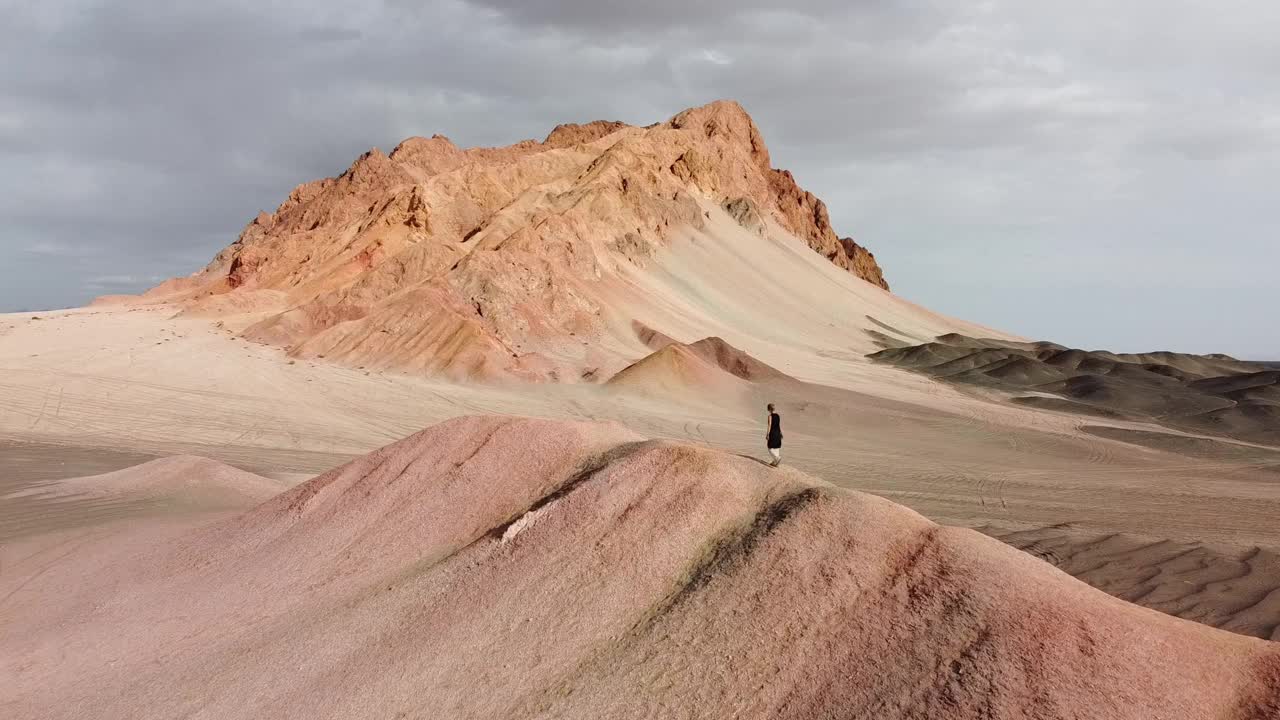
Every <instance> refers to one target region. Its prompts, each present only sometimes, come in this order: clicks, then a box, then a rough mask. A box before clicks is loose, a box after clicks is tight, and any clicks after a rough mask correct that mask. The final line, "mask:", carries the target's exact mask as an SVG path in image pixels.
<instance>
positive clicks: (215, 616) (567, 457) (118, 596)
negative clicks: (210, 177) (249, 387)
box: [0, 417, 1280, 720]
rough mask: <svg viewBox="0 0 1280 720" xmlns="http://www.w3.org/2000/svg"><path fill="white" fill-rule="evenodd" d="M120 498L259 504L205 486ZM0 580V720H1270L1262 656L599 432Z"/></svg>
mask: <svg viewBox="0 0 1280 720" xmlns="http://www.w3.org/2000/svg"><path fill="white" fill-rule="evenodd" d="M115 477H116V481H115V482H113V485H114V486H117V487H126V486H127V487H129V488H137V487H139V486H145V487H146V488H148V491H150V492H156V491H160V492H186V491H187V490H188V489H189V488H190V487H192V486H193V485H198V486H200V487H201V488H203V489H204V490H206V491H210V490H216V489H222V490H230V491H233V492H234V493H237V494H239V493H243V492H244V491H245V489H246V488H258V487H260V486H261V485H262V484H263V482H264V481H262V480H261V479H254V478H252V477H249V476H246V475H245V474H244V473H242V472H240V471H233V470H230V469H228V468H225V467H217V466H214V465H211V464H209V463H208V462H207V461H206V462H205V463H204V464H202V465H199V466H196V465H191V464H186V465H182V466H179V465H176V464H173V463H170V464H169V465H168V466H167V467H161V466H159V465H157V464H156V463H151V464H149V465H148V466H144V467H143V468H142V469H140V470H137V471H126V472H124V473H120V474H117V475H116V476H115ZM11 550H12V549H10V551H11ZM7 561H8V562H7V565H8V566H9V567H10V572H9V573H7V574H6V576H5V577H4V578H3V579H0V602H3V603H4V604H3V608H4V612H5V615H6V617H7V618H8V619H9V620H10V621H11V622H9V623H6V625H5V626H3V627H2V628H0V651H2V652H0V677H3V678H5V680H6V681H5V683H3V685H0V705H3V707H5V708H6V709H7V711H8V712H10V713H11V714H12V716H13V717H19V718H27V717H41V718H49V719H50V720H56V719H59V718H74V717H85V716H93V717H113V718H114V717H121V718H123V717H129V718H138V719H145V718H166V719H167V718H173V717H192V718H257V717H278V718H295V717H296V718H358V717H370V718H374V717H377V718H389V717H403V718H424V719H425V718H437V717H447V718H578V717H581V718H600V717H610V718H632V717H634V718H652V717H688V718H724V717H740V718H770V717H797V718H817V717H875V718H902V719H904V720H905V719H916V720H924V719H925V718H949V719H950V718H954V719H962V720H963V719H968V718H972V719H973V720H978V719H979V718H997V717H998V718H1046V719H1047V718H1065V717H1081V718H1091V719H1094V720H1108V719H1116V720H1119V719H1121V718H1125V719H1127V718H1175V717H1176V718H1186V719H1188V720H1200V719H1203V720H1210V719H1217V718H1241V719H1245V718H1269V717H1275V715H1274V713H1276V712H1280V645H1276V644H1274V643H1267V642H1262V641H1258V640H1253V639H1249V638H1244V637H1241V636H1239V635H1233V634H1230V633H1226V632H1222V631H1217V630H1213V629H1210V628H1207V627H1205V626H1203V625H1198V624H1195V623H1191V622H1187V621H1183V620H1178V619H1176V618H1170V617H1168V616H1166V615H1162V614H1160V613H1156V612H1153V611H1150V610H1146V609H1143V608H1139V607H1137V606H1135V605H1131V604H1128V603H1125V602H1123V601H1120V600H1117V599H1115V598H1112V597H1109V596H1107V595H1105V594H1103V593H1102V592H1099V591H1097V590H1094V589H1091V588H1089V587H1087V586H1085V585H1084V584H1083V583H1080V582H1077V581H1075V580H1073V579H1071V578H1069V577H1068V576H1066V575H1065V574H1063V573H1061V572H1059V571H1057V570H1055V569H1053V568H1052V567H1050V566H1049V565H1047V564H1045V563H1042V562H1039V561H1038V560H1036V559H1034V558H1032V557H1030V556H1029V555H1026V554H1023V553H1020V552H1018V551H1016V550H1014V549H1012V548H1009V547H1007V546H1005V545H1003V544H1002V543H999V542H997V541H995V540H991V539H989V538H984V537H982V536H980V535H978V534H977V533H973V532H971V531H967V530H960V529H954V528H944V527H939V526H937V525H934V524H933V523H931V522H929V521H928V520H926V519H925V518H923V517H920V516H919V515H917V514H915V513H913V512H911V511H910V510H908V509H906V508H903V507H900V506H897V505H894V504H893V503H890V502H887V501H885V500H883V499H880V498H876V497H873V496H869V495H865V494H862V493H854V492H849V491H846V490H841V489H837V488H833V487H831V486H830V485H828V484H826V483H822V482H821V481H816V480H814V479H811V478H808V477H806V476H804V475H802V474H800V473H797V472H795V471H792V470H788V469H781V470H771V469H768V468H765V467H763V466H762V465H760V464H759V463H754V462H750V461H747V460H743V459H739V458H735V457H733V456H731V455H728V454H725V453H723V452H719V451H714V450H708V449H705V448H700V447H697V446H690V445H677V444H671V443H663V442H656V443H655V442H645V441H643V440H642V438H640V437H639V436H637V435H635V434H634V433H632V432H630V431H628V430H626V429H625V428H623V427H622V426H620V425H616V424H588V423H553V422H548V421H531V420H520V419H506V418H491V417H490V418H466V419H460V420H455V421H452V422H450V423H446V424H442V425H439V426H436V427H433V428H431V429H429V430H427V431H425V432H423V433H419V434H417V435H414V436H412V437H410V438H407V439H405V440H404V441H402V442H399V443H397V444H395V445H393V446H390V447H387V448H384V449H382V450H380V451H378V452H376V453H373V454H371V455H369V456H367V457H364V458H360V459H358V460H356V461H354V462H353V463H351V464H349V465H347V466H344V467H343V468H340V469H337V470H335V471H333V472H331V473H328V474H326V475H324V476H322V477H320V478H317V479H316V480H313V481H310V482H308V483H306V484H305V485H302V486H299V487H297V488H294V489H293V490H290V491H287V492H285V493H283V494H281V495H279V496H277V497H275V498H273V499H271V500H269V501H267V502H265V503H263V504H261V505H258V506H257V507H255V508H253V509H252V510H250V511H248V512H245V513H243V514H240V515H236V516H233V517H223V518H221V519H215V518H204V519H202V520H199V521H189V522H187V523H186V527H185V528H184V527H182V526H181V525H179V524H175V523H151V524H133V525H131V526H123V527H120V526H117V527H115V528H110V527H108V528H104V529H103V530H102V534H101V535H99V536H97V537H79V538H75V539H74V540H73V541H67V542H64V543H62V544H61V545H58V546H56V547H53V548H50V547H44V548H40V549H38V550H31V549H29V548H28V549H25V551H24V554H22V555H20V556H18V557H16V558H15V557H10V558H7Z"/></svg>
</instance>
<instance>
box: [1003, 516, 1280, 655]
mask: <svg viewBox="0 0 1280 720" xmlns="http://www.w3.org/2000/svg"><path fill="white" fill-rule="evenodd" d="M979 530H981V531H982V532H985V533H987V534H989V535H991V536H992V537H995V538H998V539H1000V540H1003V541H1004V542H1007V543H1009V544H1010V545H1013V546H1014V547H1016V548H1019V549H1020V550H1025V551H1026V552H1028V553H1031V554H1032V555H1035V556H1036V557H1039V558H1041V559H1043V560H1045V561H1046V562H1049V563H1051V564H1053V565H1054V566H1056V567H1057V568H1058V569H1060V570H1062V571H1063V572H1065V573H1068V574H1070V575H1071V576H1072V577H1075V578H1077V579H1079V580H1083V581H1085V582H1087V583H1089V584H1090V585H1092V586H1094V587H1096V588H1099V589H1101V590H1104V591H1106V592H1108V593H1110V594H1111V595H1114V596H1116V597H1119V598H1123V599H1125V600H1128V601H1130V602H1134V603H1138V604H1140V605H1144V606H1146V607H1149V608H1153V609H1156V610H1160V611H1161V612H1166V613H1168V614H1170V615H1175V616H1177V617H1181V618H1186V619H1188V620H1195V621H1196V622H1201V623H1204V624H1206V625H1212V626H1213V627H1218V628H1222V629H1224V630H1230V631H1232V632H1236V633H1240V634H1243V635H1252V636H1254V637H1259V638H1264V639H1270V640H1280V582H1277V580H1278V579H1280V555H1277V554H1276V553H1275V552H1274V551H1272V550H1267V549H1264V548H1258V547H1254V548H1246V549H1240V550H1233V549H1229V548H1215V547H1212V546H1206V545H1202V544H1196V543H1177V542H1171V541H1169V540H1160V539H1155V538H1144V537H1140V536H1136V535H1128V534H1125V533H1115V534H1106V535H1099V534H1096V533H1090V532H1080V531H1078V530H1072V529H1071V528H1070V527H1069V526H1067V527H1054V526H1050V527H1042V528H1031V529H1016V530H1010V529H999V528H989V527H984V528H979Z"/></svg>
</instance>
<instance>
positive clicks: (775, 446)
mask: <svg viewBox="0 0 1280 720" xmlns="http://www.w3.org/2000/svg"><path fill="white" fill-rule="evenodd" d="M767 408H768V410H769V425H768V428H767V429H766V430H765V433H764V440H765V445H766V446H767V447H768V448H769V454H770V455H772V456H773V462H771V463H769V467H778V464H779V463H781V462H782V418H780V417H778V413H776V412H774V411H773V403H769V405H768V406H767Z"/></svg>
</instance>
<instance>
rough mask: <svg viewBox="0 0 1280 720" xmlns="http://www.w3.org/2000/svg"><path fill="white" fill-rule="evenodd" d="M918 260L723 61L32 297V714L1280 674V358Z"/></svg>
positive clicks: (15, 582) (850, 691)
mask: <svg viewBox="0 0 1280 720" xmlns="http://www.w3.org/2000/svg"><path fill="white" fill-rule="evenodd" d="M888 287H889V285H888V282H887V281H886V279H885V277H884V274H883V273H882V271H881V269H880V268H879V266H878V264H877V263H876V261H875V258H874V256H872V255H871V253H870V252H869V251H868V250H867V249H866V248H864V247H862V246H860V245H858V244H857V243H854V242H853V240H852V239H850V238H841V237H838V236H837V235H836V234H835V232H834V230H833V229H832V228H831V227H830V221H829V218H828V214H827V211H826V207H825V205H823V204H822V202H821V201H820V200H818V199H817V198H816V197H814V196H813V195H812V194H810V193H807V192H805V191H804V190H803V189H802V188H800V187H799V185H798V184H797V183H796V181H795V179H794V178H793V177H792V176H791V174H790V173H787V172H785V171H780V170H777V169H774V168H772V167H771V165H770V161H769V156H768V152H767V150H766V149H765V148H764V144H763V139H762V138H761V137H760V135H759V131H758V129H757V128H756V127H755V125H754V123H753V122H752V121H751V119H750V118H749V117H748V116H747V115H746V113H745V111H743V110H742V109H741V108H740V107H739V106H737V105H736V104H735V103H727V102H718V103H713V104H711V105H708V106H705V107H703V108H694V109H691V110H689V111H686V112H684V113H680V114H679V115H677V116H675V117H673V118H671V119H670V120H669V121H667V122H666V123H655V124H654V125H651V126H646V127H643V128H640V127H632V126H627V125H623V124H621V123H608V122H605V123H600V122H597V123H591V124H588V125H582V126H579V125H568V126H560V127H557V128H556V129H555V130H553V131H552V133H551V134H550V135H548V136H547V139H546V140H544V141H542V142H536V141H525V142H521V143H517V144H516V145H512V146H509V147H507V148H496V149H495V148H481V149H471V150H462V149H459V148H456V147H454V146H453V145H452V143H450V142H449V141H448V139H447V138H443V137H440V136H435V137H432V138H413V139H410V140H407V141H405V142H404V143H403V144H402V145H401V146H399V147H398V148H397V149H396V150H395V151H393V152H392V153H391V154H390V155H383V154H381V153H380V152H378V151H376V150H375V151H371V152H369V153H367V154H365V155H363V156H361V157H360V158H359V159H358V160H357V161H356V162H355V163H354V164H353V165H352V167H351V169H349V170H348V171H347V172H345V173H343V174H342V175H340V176H338V177H336V178H328V179H324V180H320V181H314V182H311V183H307V184H304V185H301V186H299V187H298V188H297V189H295V191H294V192H293V193H291V194H290V196H289V198H288V199H287V200H286V201H285V202H284V203H283V204H282V205H281V206H280V208H279V209H278V210H277V211H276V212H275V213H263V214H262V215H260V216H258V217H257V218H255V219H254V220H253V221H252V222H250V223H249V225H248V226H247V227H246V229H245V231H244V233H242V235H241V237H240V238H239V239H237V240H236V241H235V242H234V243H232V244H231V245H229V246H228V247H227V248H226V249H225V250H224V251H223V252H221V253H219V255H218V256H217V257H216V258H215V259H214V261H213V262H212V263H210V265H209V266H208V267H206V268H205V269H204V270H200V271H198V272H197V273H195V274H193V275H191V276H189V277H185V278H179V279H176V280H172V281H169V282H166V283H164V284H162V285H161V286H159V287H158V288H156V289H154V290H152V291H150V292H148V293H147V294H146V295H144V296H140V297H125V298H109V299H104V300H103V301H101V302H98V303H95V304H94V305H92V306H90V307H86V308H78V309H72V310H59V311H52V312H37V313H22V314H9V315H0V618H3V619H4V622H0V713H3V714H4V715H5V716H6V717H16V718H24V719H25V718H28V717H30V718H36V717H40V718H73V717H88V716H96V717H120V718H124V717H129V718H173V717H193V718H195V717H199V718H226V717H246V718H248V717H307V718H314V717H415V718H432V717H458V718H464V717H475V718H488V717H530V718H533V717H539V718H542V717H545V718H552V717H555V718H563V717H672V716H678V717H708V718H711V717H803V718H809V717H848V716H857V717H893V718H975V719H976V718H992V717H1010V718H1012V717H1029V718H1062V717H1088V718H1175V717H1176V718H1232V719H1237V718H1238V719H1240V720H1245V719H1249V720H1258V719H1261V718H1275V717H1280V650H1278V649H1277V648H1280V646H1278V645H1276V644H1275V643H1274V642H1271V641H1273V640H1280V555H1277V552H1278V550H1280V524H1277V523H1276V518H1280V482H1278V481H1280V447H1276V446H1275V445H1274V443H1273V439H1274V437H1275V436H1274V429H1275V428H1274V426H1273V425H1271V424H1269V423H1271V420H1272V419H1273V418H1274V414H1273V413H1272V410H1273V409H1274V408H1275V407H1277V406H1280V405H1277V404H1276V403H1275V402H1274V400H1275V398H1274V397H1273V395H1274V393H1275V380H1276V377H1275V373H1274V370H1273V369H1271V370H1269V369H1265V368H1261V367H1259V368H1256V369H1255V368H1253V367H1252V366H1248V365H1236V364H1231V363H1235V361H1233V360H1230V359H1223V358H1217V357H1213V356H1207V357H1199V356H1181V357H1178V358H1173V357H1170V356H1166V355H1151V356H1141V357H1139V356H1124V357H1121V356H1116V355H1112V354H1109V353H1094V354H1088V353H1081V352H1080V351H1076V350H1072V349H1069V348H1063V347H1061V346H1052V345H1049V344H1043V343H1042V344H1034V343H1030V342H1029V341H1028V340H1027V339H1026V338H1019V337H1015V336H1012V335H1010V334H1007V333H1004V332H1001V331H1000V330H998V329H993V328H988V327H984V326H982V325H979V324H975V323H972V322H968V321H965V320H960V319H956V318H950V317H946V316H944V315H941V314H938V313H936V312H933V311H931V310H928V309H926V308H923V307H920V306H918V305H915V304H913V303H911V302H909V301H907V300H905V299H903V298H902V297H900V296H898V295H894V294H892V293H891V292H889V290H888ZM886 353H887V355H886ZM993 353H994V354H995V355H997V356H998V357H996V358H994V359H991V358H990V356H991V355H992V354H993ZM922 358H923V360H922ZM1224 363H1226V364H1225V365H1224ZM1219 371H1221V372H1222V373H1224V377H1217V376H1216V373H1217V372H1219ZM1155 376H1159V377H1155ZM1225 376H1229V377H1225ZM1046 383H1047V384H1046ZM1054 383H1058V384H1056V385H1055V384H1054ZM766 403H774V404H776V405H777V408H778V411H779V412H780V414H781V416H782V418H783V432H784V435H785V441H784V449H783V453H784V457H783V467H781V468H770V467H767V466H766V462H765V460H766V459H767V457H768V456H767V454H766V450H765V447H764V444H765V426H764V423H765V405H766ZM1184 407H1185V408H1190V409H1191V411H1193V412H1194V415H1186V416H1182V415H1179V416H1177V417H1175V414H1176V413H1173V412H1172V410H1171V409H1176V408H1184ZM1189 418H1194V421H1191V420H1190V419H1189Z"/></svg>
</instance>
